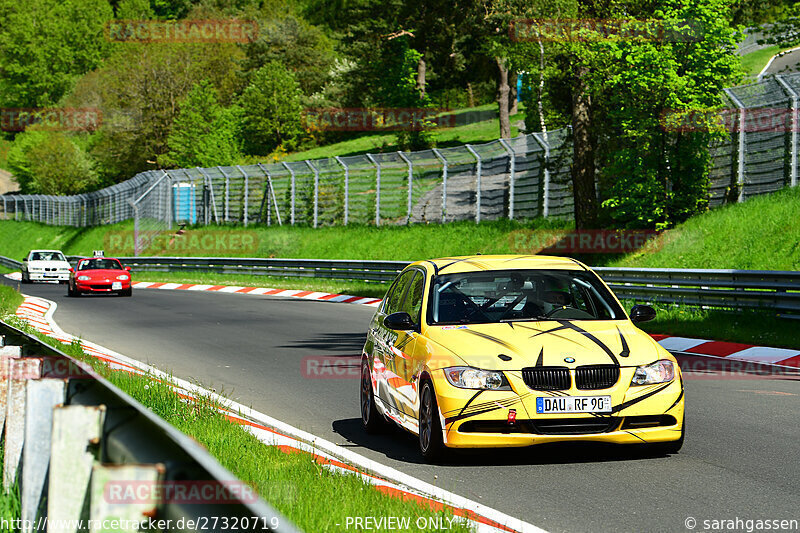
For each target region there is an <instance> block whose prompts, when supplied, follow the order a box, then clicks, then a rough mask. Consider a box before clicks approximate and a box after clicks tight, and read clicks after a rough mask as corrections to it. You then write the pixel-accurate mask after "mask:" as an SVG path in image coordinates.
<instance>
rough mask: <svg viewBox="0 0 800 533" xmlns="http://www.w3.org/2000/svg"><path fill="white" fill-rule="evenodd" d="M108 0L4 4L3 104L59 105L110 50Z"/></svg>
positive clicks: (0, 5) (0, 31)
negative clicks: (105, 28) (76, 83)
mask: <svg viewBox="0 0 800 533" xmlns="http://www.w3.org/2000/svg"><path fill="white" fill-rule="evenodd" d="M112 17H113V13H112V11H111V7H110V5H109V4H108V2H107V1H106V0H67V1H65V0H26V1H25V2H19V1H18V0H0V20H2V21H3V22H2V26H0V105H3V106H6V107H39V106H48V105H54V104H56V103H57V102H58V101H59V100H60V99H61V97H62V96H64V95H65V94H66V93H67V92H69V90H70V89H71V88H72V86H73V84H74V82H75V80H76V79H77V78H78V77H79V76H80V75H81V74H83V73H85V72H89V71H90V70H92V69H94V68H96V67H98V66H99V65H100V63H101V61H102V60H103V58H105V57H106V56H107V55H108V53H109V51H110V49H111V43H110V42H109V41H108V40H106V38H105V36H104V34H103V31H104V27H105V23H106V22H107V21H109V20H111V19H112Z"/></svg>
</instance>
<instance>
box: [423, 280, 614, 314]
mask: <svg viewBox="0 0 800 533" xmlns="http://www.w3.org/2000/svg"><path fill="white" fill-rule="evenodd" d="M428 301H429V304H428V322H429V323H430V324H485V323H491V322H513V321H521V320H542V319H553V320H622V319H624V318H625V313H624V311H623V310H622V308H621V307H620V306H619V304H618V303H617V302H616V300H615V299H614V298H613V296H612V295H611V293H610V292H609V290H608V289H607V288H606V287H605V286H604V285H603V284H602V283H601V282H600V280H599V279H598V278H597V277H596V276H595V275H594V274H592V273H591V272H587V271H577V270H506V271H494V272H464V273H458V274H447V275H442V276H437V277H436V278H435V279H434V282H433V285H432V288H431V297H430V298H429V299H428Z"/></svg>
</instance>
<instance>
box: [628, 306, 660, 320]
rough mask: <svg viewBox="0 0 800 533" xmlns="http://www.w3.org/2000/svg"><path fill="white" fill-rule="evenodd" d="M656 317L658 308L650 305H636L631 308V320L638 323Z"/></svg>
mask: <svg viewBox="0 0 800 533" xmlns="http://www.w3.org/2000/svg"><path fill="white" fill-rule="evenodd" d="M655 317H656V310H655V309H653V308H652V307H650V306H649V305H634V306H633V307H632V308H631V322H633V323H634V324H638V323H640V322H649V321H650V320H653V319H654V318H655Z"/></svg>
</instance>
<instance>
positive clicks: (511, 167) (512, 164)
mask: <svg viewBox="0 0 800 533" xmlns="http://www.w3.org/2000/svg"><path fill="white" fill-rule="evenodd" d="M500 144H501V145H503V148H504V149H505V151H506V152H508V219H509V220H514V171H515V170H516V166H517V154H516V153H515V152H514V149H513V148H511V145H510V144H508V141H506V140H505V139H500Z"/></svg>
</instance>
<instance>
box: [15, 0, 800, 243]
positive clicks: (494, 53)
mask: <svg viewBox="0 0 800 533" xmlns="http://www.w3.org/2000/svg"><path fill="white" fill-rule="evenodd" d="M794 9H795V8H793V7H792V4H791V2H788V1H786V0H747V1H745V0H644V1H642V0H347V1H344V0H333V1H331V0H179V1H166V0H27V1H26V2H19V1H18V0H17V1H12V0H0V105H1V106H4V107H12V108H24V107H53V106H59V107H71V108H79V109H83V108H90V109H96V110H98V111H99V112H100V113H101V114H102V121H101V122H100V124H99V127H98V128H96V129H94V130H93V131H71V130H65V131H60V132H59V131H44V130H42V129H41V128H38V129H37V127H33V128H29V129H28V131H25V132H16V131H13V132H6V133H5V134H4V135H5V136H6V139H8V140H13V144H12V148H11V149H10V152H9V157H8V165H7V166H8V167H10V170H12V171H13V172H14V174H15V176H16V178H17V180H18V182H19V184H20V187H21V189H22V191H23V192H45V191H47V192H48V193H51V194H69V193H74V192H79V191H86V190H91V189H94V188H98V187H101V186H105V185H109V184H112V183H116V182H119V181H122V180H125V179H127V178H129V177H131V176H132V175H133V174H135V173H136V172H139V171H142V170H146V169H152V168H157V167H159V166H160V167H180V166H204V165H205V166H211V165H227V164H240V163H248V162H253V161H255V160H263V159H264V158H266V157H273V158H276V159H277V158H280V157H281V156H282V154H285V153H286V152H290V151H294V150H298V149H303V148H308V147H312V146H314V145H320V144H325V143H329V142H333V141H337V140H342V139H343V138H346V137H352V136H357V135H360V134H361V133H357V132H356V133H353V132H337V131H319V130H315V129H313V128H311V127H309V125H307V124H306V123H305V121H304V120H303V113H304V109H308V108H315V109H319V108H330V107H335V108H340V107H373V108H381V107H383V108H440V107H444V108H456V107H473V106H478V105H483V104H488V103H490V102H495V103H496V105H497V106H498V107H497V109H498V116H499V118H500V121H499V122H500V129H499V131H498V132H497V133H498V135H499V136H503V137H507V136H508V135H510V131H511V124H510V117H511V116H512V115H513V114H514V113H515V112H516V110H517V101H518V98H517V96H518V95H517V94H516V86H517V78H518V76H522V87H523V92H522V94H521V95H519V97H520V99H521V101H522V102H523V104H524V106H525V108H524V111H525V127H526V129H528V130H529V131H531V130H534V131H535V130H542V129H553V128H557V127H563V126H567V125H569V126H572V132H573V139H572V141H573V144H574V146H575V149H574V152H573V176H572V177H573V192H574V195H575V199H576V206H577V207H576V222H577V224H578V226H582V227H586V226H595V225H615V226H628V227H639V226H641V227H667V226H670V225H673V224H675V223H677V222H680V221H682V220H685V219H686V218H687V217H689V216H691V215H692V214H695V213H697V212H699V211H702V210H704V209H705V208H706V202H705V180H706V178H707V174H708V148H707V147H708V142H709V141H710V140H711V138H712V134H711V133H708V132H706V133H702V132H694V133H677V132H671V131H667V130H665V129H664V128H663V127H662V125H661V124H660V117H661V116H662V114H663V113H664V111H665V110H674V111H682V110H688V109H692V108H698V107H699V108H703V109H708V108H714V107H716V106H718V105H719V94H720V91H721V89H722V88H723V87H725V86H726V85H731V84H733V83H736V82H737V81H739V77H738V76H739V69H738V59H737V58H736V56H735V43H736V42H737V39H739V38H740V35H738V34H737V32H736V26H735V25H736V24H740V23H742V24H750V23H762V22H764V21H772V20H775V19H780V18H783V17H788V19H787V20H788V21H789V24H792V23H794V21H795V19H794V18H792V17H794V16H796V13H795V12H794ZM576 19H584V20H609V19H615V20H617V21H623V22H624V21H627V23H634V22H635V21H636V20H640V21H641V20H656V21H660V22H659V23H660V24H662V25H663V26H664V27H665V28H668V29H669V30H670V31H668V32H666V33H661V34H658V35H656V36H655V37H651V38H644V39H639V38H629V37H620V36H619V35H616V36H615V35H611V36H608V35H599V34H597V33H596V32H595V33H594V34H592V31H594V30H592V31H589V30H586V29H584V30H581V31H579V32H577V33H573V34H571V35H568V36H567V37H566V38H565V37H564V36H563V35H561V36H555V37H554V35H555V34H553V35H542V34H535V33H530V32H529V33H528V34H525V35H522V34H519V33H515V32H514V30H513V28H514V27H515V26H514V24H520V23H521V22H523V24H522V26H523V27H524V21H526V20H538V21H544V22H546V23H547V24H549V25H550V27H551V29H552V28H556V27H558V26H559V24H564V23H565V21H569V20H576ZM210 20H218V21H244V22H252V23H255V25H256V26H255V27H256V28H257V31H256V32H255V34H254V35H252V36H251V37H252V38H251V39H249V40H248V39H240V40H239V41H238V42H230V40H225V39H222V40H220V42H183V41H181V40H180V39H178V40H177V41H176V40H173V41H170V40H169V39H167V40H166V42H164V40H163V39H161V40H160V39H152V41H148V40H147V39H144V40H143V41H142V40H138V41H137V40H136V39H134V40H131V41H124V42H120V41H119V40H115V39H112V38H110V37H109V24H114V23H117V22H120V21H139V22H140V23H142V24H147V23H148V22H152V23H159V24H161V25H162V26H164V24H167V23H172V24H180V23H187V22H188V21H210ZM115 21H116V22H115ZM687 21H688V29H687ZM164 27H172V26H164ZM698 28H702V32H703V34H702V36H701V38H699V39H675V38H674V37H675V35H680V34H681V32H684V33H685V32H687V31H696V30H697V29H698ZM587 32H588V33H587ZM795 33H796V32H795ZM429 126H430V124H426V127H424V128H422V129H421V130H420V129H413V128H411V129H407V130H404V131H399V132H397V134H396V142H395V146H392V147H387V149H393V150H396V149H398V148H400V149H420V148H426V147H430V146H434V145H435V144H436V140H437V136H436V131H435V129H432V128H430V127H429ZM487 140H488V139H487ZM597 187H599V189H598V188H597Z"/></svg>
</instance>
